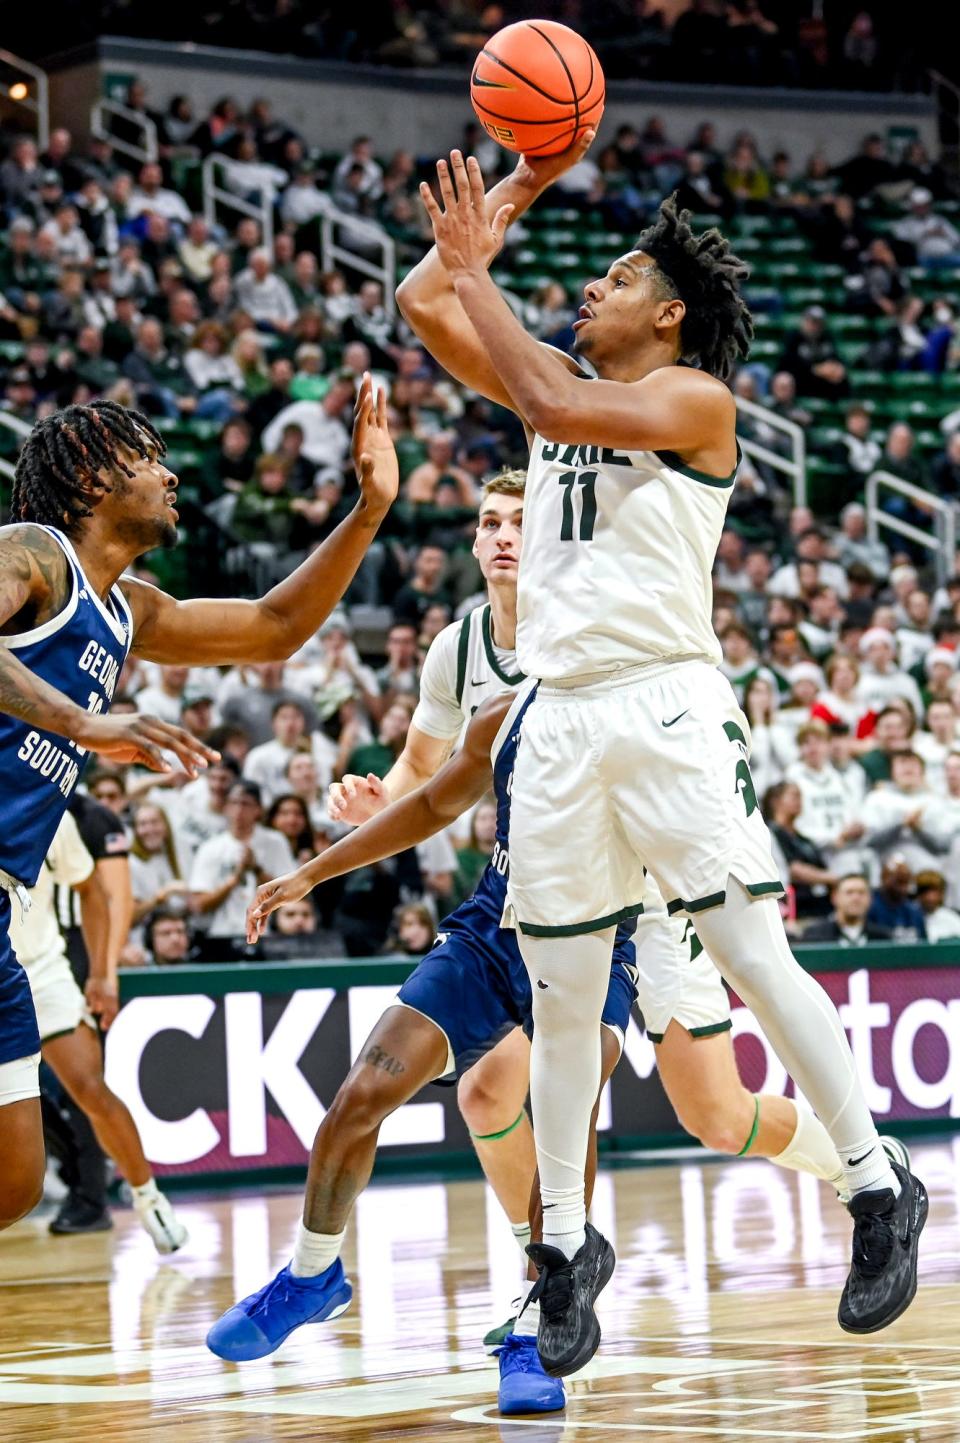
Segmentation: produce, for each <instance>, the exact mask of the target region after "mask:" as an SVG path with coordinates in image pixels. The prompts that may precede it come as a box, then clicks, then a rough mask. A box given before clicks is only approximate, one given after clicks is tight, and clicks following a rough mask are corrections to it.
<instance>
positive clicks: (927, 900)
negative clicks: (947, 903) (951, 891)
mask: <svg viewBox="0 0 960 1443" xmlns="http://www.w3.org/2000/svg"><path fill="white" fill-rule="evenodd" d="M946 891H947V884H946V882H945V881H944V880H943V878H942V877H941V876H940V874H939V872H923V873H922V874H921V875H920V876H919V877H918V878H917V901H918V902H919V903H920V906H921V907H922V908H923V911H924V914H925V915H926V916H928V917H929V916H930V915H931V913H933V912H936V911H937V909H938V908H939V907H942V906H943V904H944V900H945V898H946Z"/></svg>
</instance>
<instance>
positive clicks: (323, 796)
mask: <svg viewBox="0 0 960 1443" xmlns="http://www.w3.org/2000/svg"><path fill="white" fill-rule="evenodd" d="M284 791H285V792H290V793H292V794H293V796H295V797H299V798H300V800H301V801H302V802H303V804H304V806H305V807H306V809H307V811H308V813H309V814H310V825H311V826H312V827H313V830H314V831H315V832H323V833H324V834H325V835H330V834H331V833H337V834H338V835H339V834H340V833H341V832H344V831H346V830H347V828H345V827H341V826H340V824H339V823H337V822H333V821H331V819H330V815H329V813H328V812H327V793H326V787H321V785H320V772H319V770H318V768H317V764H316V762H315V761H314V760H313V756H312V755H311V753H310V752H294V754H293V756H291V758H290V760H289V761H288V762H287V771H286V786H285V787H284Z"/></svg>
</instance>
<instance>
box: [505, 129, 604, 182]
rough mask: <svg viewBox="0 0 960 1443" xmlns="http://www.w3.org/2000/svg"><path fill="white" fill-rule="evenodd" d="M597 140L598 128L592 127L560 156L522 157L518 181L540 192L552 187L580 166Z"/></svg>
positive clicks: (580, 135) (581, 132) (584, 131)
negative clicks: (530, 185) (568, 172)
mask: <svg viewBox="0 0 960 1443" xmlns="http://www.w3.org/2000/svg"><path fill="white" fill-rule="evenodd" d="M596 138H597V131H596V127H595V126H592V125H591V126H588V127H587V128H586V130H581V131H579V132H578V134H577V137H576V139H575V140H574V142H573V144H572V145H571V146H569V147H568V148H567V149H566V150H561V151H560V153H559V155H522V156H521V157H520V162H519V164H518V166H517V179H518V180H519V181H521V182H522V183H525V182H527V181H530V182H531V183H532V184H534V185H535V186H536V187H537V189H538V190H542V189H543V188H544V186H547V185H552V184H553V182H554V181H555V180H559V178H560V176H561V175H566V173H567V171H568V170H572V169H573V167H574V166H575V165H579V164H580V162H581V160H582V159H583V157H584V156H585V155H586V153H587V151H588V150H589V149H590V147H591V145H592V144H593V142H594V141H595V140H596Z"/></svg>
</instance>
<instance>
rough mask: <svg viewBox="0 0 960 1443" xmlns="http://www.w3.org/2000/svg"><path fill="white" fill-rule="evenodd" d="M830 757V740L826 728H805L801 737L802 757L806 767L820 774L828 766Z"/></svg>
mask: <svg viewBox="0 0 960 1443" xmlns="http://www.w3.org/2000/svg"><path fill="white" fill-rule="evenodd" d="M829 755H830V738H829V736H828V735H827V731H826V728H822V729H821V728H820V727H812V726H809V727H804V728H803V734H802V736H801V737H800V756H801V758H802V760H803V763H804V765H805V766H808V767H812V768H813V770H814V771H816V772H818V771H819V770H820V768H821V767H824V766H826V764H827V760H828V758H829Z"/></svg>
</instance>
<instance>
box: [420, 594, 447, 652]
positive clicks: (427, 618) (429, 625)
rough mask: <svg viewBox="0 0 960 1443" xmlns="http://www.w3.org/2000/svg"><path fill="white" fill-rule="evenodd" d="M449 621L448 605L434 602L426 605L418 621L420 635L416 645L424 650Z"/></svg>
mask: <svg viewBox="0 0 960 1443" xmlns="http://www.w3.org/2000/svg"><path fill="white" fill-rule="evenodd" d="M450 621H451V617H450V608H449V606H442V605H441V604H440V603H436V604H435V605H433V606H428V607H427V609H426V611H425V612H424V614H423V621H422V622H421V623H420V635H419V636H418V638H417V645H418V646H420V647H422V648H423V649H424V650H426V648H427V647H429V645H430V643H431V642H432V641H434V640H435V639H436V638H437V637H438V636H439V635H440V633H441V631H442V630H443V628H444V627H445V626H449V625H450Z"/></svg>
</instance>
